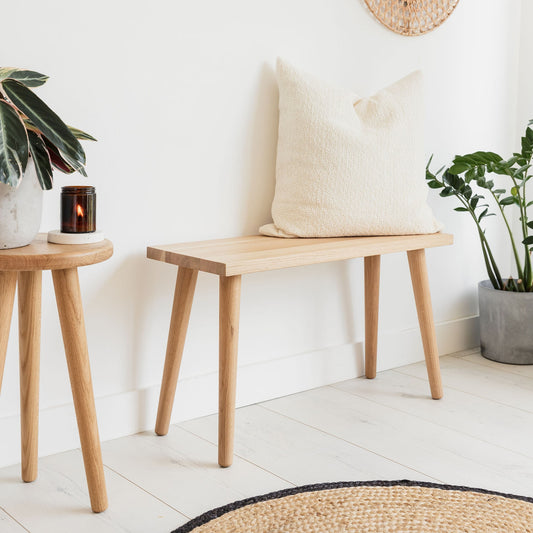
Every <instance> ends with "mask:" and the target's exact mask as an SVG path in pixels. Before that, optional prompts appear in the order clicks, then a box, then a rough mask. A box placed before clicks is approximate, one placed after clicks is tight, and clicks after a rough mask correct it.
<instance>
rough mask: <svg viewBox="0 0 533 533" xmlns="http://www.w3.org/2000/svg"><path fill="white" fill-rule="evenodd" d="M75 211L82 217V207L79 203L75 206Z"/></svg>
mask: <svg viewBox="0 0 533 533" xmlns="http://www.w3.org/2000/svg"><path fill="white" fill-rule="evenodd" d="M76 213H77V215H78V216H79V217H83V214H84V213H83V207H82V206H81V205H80V204H78V205H77V206H76Z"/></svg>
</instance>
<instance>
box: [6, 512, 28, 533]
mask: <svg viewBox="0 0 533 533" xmlns="http://www.w3.org/2000/svg"><path fill="white" fill-rule="evenodd" d="M0 511H3V512H4V513H5V514H6V515H7V516H9V518H11V520H13V522H15V523H16V524H17V525H19V526H20V527H21V528H22V529H23V530H24V531H27V532H28V533H31V531H30V530H29V529H28V528H27V527H25V526H24V525H23V524H21V523H20V522H19V521H18V520H17V519H16V518H15V517H14V516H13V515H12V514H10V513H8V512H7V511H6V510H5V509H4V507H1V506H0Z"/></svg>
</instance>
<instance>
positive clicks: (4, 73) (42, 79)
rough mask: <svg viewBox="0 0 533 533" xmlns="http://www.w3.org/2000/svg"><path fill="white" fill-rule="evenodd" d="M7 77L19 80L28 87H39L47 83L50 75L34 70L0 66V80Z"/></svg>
mask: <svg viewBox="0 0 533 533" xmlns="http://www.w3.org/2000/svg"><path fill="white" fill-rule="evenodd" d="M5 79H11V80H17V81H19V82H20V83H22V84H23V85H25V86H26V87H39V86H40V85H43V84H44V83H46V80H47V79H48V76H46V75H44V74H41V73H40V72H35V71H33V70H25V69H22V68H11V67H0V82H1V81H3V80H5Z"/></svg>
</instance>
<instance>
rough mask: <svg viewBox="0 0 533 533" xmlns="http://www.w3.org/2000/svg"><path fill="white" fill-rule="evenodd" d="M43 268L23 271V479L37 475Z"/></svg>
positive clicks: (21, 387)
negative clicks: (41, 269)
mask: <svg viewBox="0 0 533 533" xmlns="http://www.w3.org/2000/svg"><path fill="white" fill-rule="evenodd" d="M41 286H42V272H41V271H40V270H38V271H35V272H19V275H18V287H19V294H18V300H19V305H18V309H19V353H20V358H19V361H20V427H21V451H22V480H23V481H25V482H27V483H29V482H31V481H35V479H37V461H38V442H39V355H40V354H39V352H40V345H41Z"/></svg>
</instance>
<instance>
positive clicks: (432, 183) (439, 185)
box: [428, 180, 443, 189]
mask: <svg viewBox="0 0 533 533" xmlns="http://www.w3.org/2000/svg"><path fill="white" fill-rule="evenodd" d="M428 187H430V188H431V189H442V187H443V185H442V183H440V182H439V181H437V180H430V181H428Z"/></svg>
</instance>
